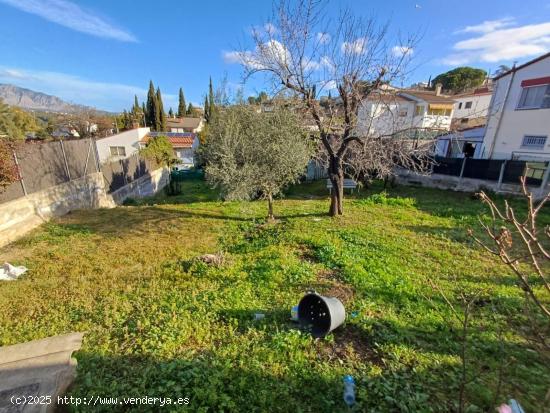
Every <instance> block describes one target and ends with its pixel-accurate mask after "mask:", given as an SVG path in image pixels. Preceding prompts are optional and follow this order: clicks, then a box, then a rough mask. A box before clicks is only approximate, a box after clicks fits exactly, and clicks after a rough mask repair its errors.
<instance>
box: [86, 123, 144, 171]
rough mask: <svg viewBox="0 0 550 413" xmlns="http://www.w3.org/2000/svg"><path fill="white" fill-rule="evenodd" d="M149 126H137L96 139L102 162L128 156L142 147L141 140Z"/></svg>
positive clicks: (98, 153)
mask: <svg viewBox="0 0 550 413" xmlns="http://www.w3.org/2000/svg"><path fill="white" fill-rule="evenodd" d="M148 133H149V128H137V129H132V130H129V131H125V132H122V133H118V134H116V135H112V136H108V137H106V138H101V139H97V140H96V147H97V155H98V157H99V162H100V163H106V162H110V161H113V160H117V159H124V158H128V157H129V156H131V155H133V154H134V153H136V152H137V151H139V149H140V141H141V140H142V139H143V137H144V136H146V135H147V134H148Z"/></svg>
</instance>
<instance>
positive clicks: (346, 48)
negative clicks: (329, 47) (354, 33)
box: [342, 37, 367, 54]
mask: <svg viewBox="0 0 550 413" xmlns="http://www.w3.org/2000/svg"><path fill="white" fill-rule="evenodd" d="M366 46H367V39H365V38H364V37H360V38H358V39H356V40H354V41H353V42H344V43H342V53H346V54H362V53H364V52H365V49H366Z"/></svg>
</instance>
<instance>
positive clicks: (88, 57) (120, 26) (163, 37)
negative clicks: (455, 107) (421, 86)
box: [0, 0, 550, 111]
mask: <svg viewBox="0 0 550 413" xmlns="http://www.w3.org/2000/svg"><path fill="white" fill-rule="evenodd" d="M342 5H344V6H349V7H351V8H352V9H353V11H354V12H355V13H356V14H360V15H364V16H371V15H374V16H376V17H377V18H378V19H379V20H380V21H386V20H390V22H391V30H392V31H393V32H397V31H400V32H401V33H408V32H418V31H421V32H422V33H424V35H423V39H422V41H421V42H420V44H419V45H418V46H417V47H416V48H415V50H414V51H413V55H414V61H415V67H416V69H415V71H414V72H413V73H412V75H411V76H410V79H409V82H408V83H412V82H416V81H420V80H427V79H428V77H429V76H430V75H432V76H435V75H437V74H439V73H441V72H443V71H446V70H448V69H451V68H453V67H455V66H457V65H471V66H475V67H480V68H483V69H485V70H495V69H496V68H497V67H498V65H499V64H508V65H511V64H512V63H513V62H514V61H518V62H519V63H521V62H524V61H527V60H529V59H531V58H533V57H535V56H537V55H540V54H542V53H544V52H547V51H549V50H550V0H542V1H541V0H522V1H519V0H484V1H479V0H460V1H458V0H454V1H453V0H448V1H446V2H445V1H441V0H411V1H409V0H393V1H392V0H384V1H373V0H371V1H367V0H355V1H345V0H341V1H339V0H332V1H330V5H329V9H330V11H329V13H333V12H334V13H336V11H337V9H338V8H340V7H341V6H342ZM270 11H271V1H269V0H243V1H240V0H234V1H231V2H229V1H219V0H210V1H196V0H194V1H187V0H159V1H157V2H150V1H147V2H145V1H137V0H134V1H131V0H117V1H107V0H93V1H92V0H86V1H76V0H74V1H69V0H0V56H1V58H0V83H11V84H15V85H18V86H22V87H27V88H30V89H33V90H37V91H41V92H45V93H49V94H53V95H56V96H59V97H61V98H63V99H65V100H68V101H72V102H75V103H82V104H87V105H92V106H96V107H98V108H100V109H106V110H112V111H120V110H122V109H123V108H125V107H130V106H131V104H132V102H133V95H134V94H137V95H138V97H139V98H140V99H143V98H144V96H145V93H146V88H147V86H148V82H149V79H153V81H154V82H155V85H159V86H160V88H161V90H162V93H163V97H164V101H165V102H164V103H165V104H164V106H165V108H168V107H169V106H172V107H174V108H175V107H176V106H177V92H178V89H179V87H180V86H181V87H183V89H184V92H185V95H186V99H187V100H188V101H191V102H193V103H197V104H198V103H201V102H202V100H203V96H204V94H205V92H206V90H207V87H208V78H209V76H212V78H213V80H214V82H217V81H219V80H220V79H222V78H223V77H224V75H227V79H228V81H229V85H230V86H232V87H233V88H236V87H237V85H238V84H239V83H240V81H241V69H240V67H239V65H238V64H235V63H234V59H231V53H230V52H231V51H233V50H234V49H235V47H236V46H237V45H240V44H243V43H245V44H246V42H247V39H249V33H250V30H251V27H253V26H258V25H262V24H263V23H264V22H265V21H266V19H267V18H268V17H269V15H270ZM261 89H262V82H261V79H259V78H257V79H255V80H253V81H251V82H248V83H247V84H246V85H245V88H244V92H245V96H247V95H249V94H254V93H257V92H258V91H259V90H261Z"/></svg>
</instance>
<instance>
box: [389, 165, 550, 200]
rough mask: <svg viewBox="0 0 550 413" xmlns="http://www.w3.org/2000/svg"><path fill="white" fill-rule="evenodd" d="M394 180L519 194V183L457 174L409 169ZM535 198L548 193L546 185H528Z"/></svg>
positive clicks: (408, 183)
mask: <svg viewBox="0 0 550 413" xmlns="http://www.w3.org/2000/svg"><path fill="white" fill-rule="evenodd" d="M395 182H396V183H398V184H401V185H419V186H425V187H428V188H437V189H445V190H452V191H457V192H472V193H475V192H479V191H481V190H485V189H490V190H492V191H494V192H496V193H502V194H514V195H520V194H521V193H522V191H521V185H519V184H518V185H517V184H505V183H502V184H501V186H500V187H499V186H498V182H495V181H486V180H483V179H472V178H459V177H458V176H451V175H441V174H431V175H419V174H416V173H414V172H411V171H407V170H400V171H399V172H398V173H397V176H396V179H395ZM529 189H530V190H531V192H532V193H533V196H534V198H535V199H540V198H542V197H544V196H545V195H546V194H547V193H548V186H547V187H546V189H544V190H541V188H540V187H538V186H537V187H530V188H529Z"/></svg>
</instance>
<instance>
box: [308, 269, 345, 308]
mask: <svg viewBox="0 0 550 413" xmlns="http://www.w3.org/2000/svg"><path fill="white" fill-rule="evenodd" d="M317 281H318V282H317V283H316V285H314V286H313V287H314V288H315V291H317V292H318V293H320V294H322V295H324V296H327V297H336V298H338V299H339V300H340V301H342V303H343V304H344V305H346V304H347V303H348V302H350V301H351V300H352V299H353V297H354V295H355V291H354V290H353V288H352V287H350V286H349V285H347V284H345V283H344V282H343V281H342V277H341V275H340V271H338V270H329V269H323V270H321V271H319V272H318V273H317Z"/></svg>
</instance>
